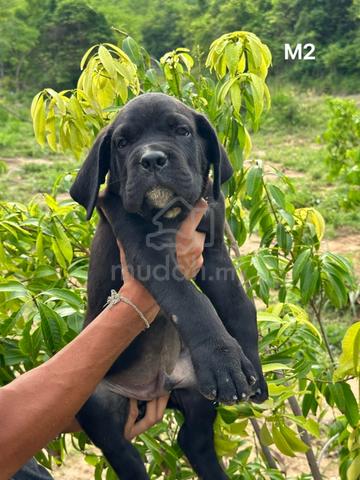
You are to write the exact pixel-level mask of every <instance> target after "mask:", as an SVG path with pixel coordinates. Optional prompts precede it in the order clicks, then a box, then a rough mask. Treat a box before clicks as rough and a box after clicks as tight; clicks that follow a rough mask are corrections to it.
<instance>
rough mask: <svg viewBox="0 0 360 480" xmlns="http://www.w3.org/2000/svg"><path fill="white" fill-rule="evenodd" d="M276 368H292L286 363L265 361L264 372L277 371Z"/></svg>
mask: <svg viewBox="0 0 360 480" xmlns="http://www.w3.org/2000/svg"><path fill="white" fill-rule="evenodd" d="M276 370H291V367H289V365H285V364H284V363H280V362H273V363H264V364H263V372H264V373H267V372H275V371H276Z"/></svg>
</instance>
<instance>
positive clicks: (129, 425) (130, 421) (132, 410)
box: [124, 398, 139, 440]
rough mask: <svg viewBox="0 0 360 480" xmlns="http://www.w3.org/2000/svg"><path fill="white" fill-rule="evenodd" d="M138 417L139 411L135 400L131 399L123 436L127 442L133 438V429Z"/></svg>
mask: <svg viewBox="0 0 360 480" xmlns="http://www.w3.org/2000/svg"><path fill="white" fill-rule="evenodd" d="M138 415H139V409H138V406H137V400H135V399H134V398H131V399H130V403H129V414H128V418H127V421H126V424H125V428H124V435H125V437H126V438H127V439H128V440H131V439H132V438H133V437H134V435H133V428H134V425H135V422H136V419H137V417H138Z"/></svg>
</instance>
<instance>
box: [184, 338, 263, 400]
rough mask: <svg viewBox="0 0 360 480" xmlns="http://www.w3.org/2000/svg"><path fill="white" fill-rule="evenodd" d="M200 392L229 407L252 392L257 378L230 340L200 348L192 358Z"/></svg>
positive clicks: (239, 349) (249, 363) (250, 365)
mask: <svg viewBox="0 0 360 480" xmlns="http://www.w3.org/2000/svg"><path fill="white" fill-rule="evenodd" d="M193 363H194V368H195V372H196V376H197V380H198V387H199V390H200V393H201V394H202V395H204V397H206V398H208V399H209V400H214V401H217V402H221V403H225V404H227V405H232V404H234V403H237V402H239V401H244V400H248V399H249V397H250V396H251V395H252V394H253V393H254V388H253V386H254V385H255V384H256V383H257V375H256V371H255V369H254V367H253V366H252V364H251V362H250V361H249V360H248V359H247V358H246V357H245V355H244V353H243V351H242V349H241V347H240V346H239V344H238V343H237V342H236V341H235V340H234V339H233V338H231V337H230V338H229V339H228V340H226V341H224V342H222V343H220V344H219V343H218V342H217V343H216V344H214V343H213V344H211V342H208V344H205V345H202V346H201V347H200V348H198V349H197V350H196V351H195V352H194V355H193Z"/></svg>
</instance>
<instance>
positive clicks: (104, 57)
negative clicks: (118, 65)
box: [98, 45, 115, 77]
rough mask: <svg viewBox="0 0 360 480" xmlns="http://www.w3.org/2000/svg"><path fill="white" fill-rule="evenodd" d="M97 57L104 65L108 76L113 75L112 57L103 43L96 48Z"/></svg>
mask: <svg viewBox="0 0 360 480" xmlns="http://www.w3.org/2000/svg"><path fill="white" fill-rule="evenodd" d="M98 54H99V58H100V60H101V63H102V64H103V65H104V67H105V69H106V70H107V72H108V74H109V75H110V77H114V76H115V65H114V63H115V62H114V58H113V56H112V55H111V53H110V52H109V50H108V49H107V48H105V47H104V46H103V45H100V47H99V50H98Z"/></svg>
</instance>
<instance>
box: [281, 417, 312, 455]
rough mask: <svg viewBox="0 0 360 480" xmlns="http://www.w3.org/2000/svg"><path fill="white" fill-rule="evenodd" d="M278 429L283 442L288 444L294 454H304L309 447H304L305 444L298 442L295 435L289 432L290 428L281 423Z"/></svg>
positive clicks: (298, 439)
mask: <svg viewBox="0 0 360 480" xmlns="http://www.w3.org/2000/svg"><path fill="white" fill-rule="evenodd" d="M279 429H280V432H281V433H282V435H283V436H284V438H285V440H286V441H287V443H288V444H289V446H290V448H291V449H292V450H294V452H301V453H305V452H307V451H308V450H309V446H308V445H306V443H305V442H303V441H302V440H300V438H298V437H297V435H296V433H295V432H294V431H293V430H291V428H289V427H288V426H287V425H285V424H284V423H281V424H280V426H279Z"/></svg>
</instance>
